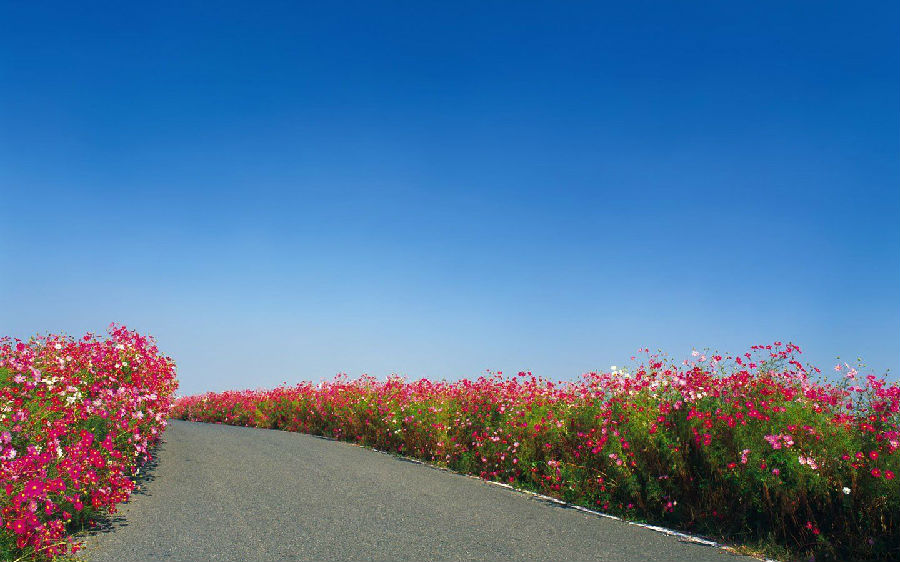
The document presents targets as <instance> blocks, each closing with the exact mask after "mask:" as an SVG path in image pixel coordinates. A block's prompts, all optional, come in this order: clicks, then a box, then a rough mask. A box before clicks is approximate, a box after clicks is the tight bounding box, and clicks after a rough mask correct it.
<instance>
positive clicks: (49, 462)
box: [0, 325, 177, 559]
mask: <svg viewBox="0 0 900 562" xmlns="http://www.w3.org/2000/svg"><path fill="white" fill-rule="evenodd" d="M176 387H177V382H176V380H175V364H174V362H173V361H172V360H171V359H170V358H168V357H165V356H163V355H161V354H160V353H159V350H158V349H157V347H156V345H155V343H154V342H153V340H152V339H150V338H147V337H143V336H141V335H139V334H137V333H135V332H131V331H128V330H127V329H126V328H125V327H121V326H116V325H112V326H110V329H109V337H108V338H105V339H97V338H96V337H94V336H93V335H91V334H87V335H85V336H84V337H82V338H80V339H78V340H75V339H72V338H69V337H66V336H57V335H50V336H45V337H40V338H34V339H32V340H30V341H28V342H23V341H19V340H11V339H10V338H3V339H0V551H2V553H3V554H4V555H5V556H13V557H17V558H19V557H22V556H26V557H32V558H35V559H50V558H54V557H57V556H60V555H64V554H66V553H68V552H75V551H77V550H78V544H77V543H76V542H75V541H74V539H73V538H72V537H71V534H70V530H72V529H73V528H75V527H77V526H78V525H79V524H81V523H84V522H85V521H86V520H88V518H89V517H90V516H91V515H92V514H94V513H101V512H109V513H112V512H114V511H115V505H116V504H117V503H119V502H123V501H125V500H127V499H128V497H129V495H130V493H131V491H132V490H133V489H134V482H133V480H132V478H131V477H132V476H134V474H135V472H136V471H137V469H138V467H139V466H140V464H142V463H143V462H144V461H146V460H147V459H149V457H150V447H151V446H152V444H153V443H154V442H155V441H156V440H157V439H158V438H159V436H160V434H161V433H162V431H163V430H164V429H165V427H166V423H167V418H168V415H169V410H170V409H171V407H172V401H173V393H174V391H175V389H176Z"/></svg>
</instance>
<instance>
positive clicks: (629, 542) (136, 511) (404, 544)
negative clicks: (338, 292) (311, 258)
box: [81, 421, 752, 562]
mask: <svg viewBox="0 0 900 562" xmlns="http://www.w3.org/2000/svg"><path fill="white" fill-rule="evenodd" d="M157 460H158V462H157V463H156V466H154V467H153V468H152V469H151V470H150V471H149V475H148V477H147V480H146V481H145V482H143V483H142V484H141V490H140V491H139V492H136V493H135V494H134V495H133V496H132V499H131V500H130V501H129V502H128V503H127V504H125V505H123V506H122V507H121V509H120V510H119V513H118V514H117V515H115V516H113V517H112V518H111V519H110V521H109V522H108V524H107V525H106V526H105V528H104V529H103V530H102V531H101V532H96V533H94V534H93V535H90V536H86V537H84V541H85V545H86V548H85V550H84V551H83V555H82V556H81V558H83V559H84V560H88V561H90V562H129V561H134V562H139V561H144V560H148V561H149V560H164V561H185V562H198V561H205V560H223V561H225V560H228V561H231V560H233V561H255V560H260V561H262V560H265V561H271V560H316V561H319V560H490V561H495V560H547V561H562V560H595V561H636V560H658V561H667V562H668V561H678V560H683V561H692V562H693V561H697V562H704V561H709V562H715V561H719V562H721V561H730V562H737V561H738V560H752V559H750V558H743V557H738V556H735V555H733V554H730V553H728V552H725V551H724V550H722V549H719V548H716V547H710V546H703V545H697V544H691V543H687V542H683V541H681V540H679V539H678V538H677V537H672V536H667V535H664V534H661V533H658V532H655V531H652V530H649V529H644V528H640V527H636V526H633V525H628V524H626V523H624V522H621V521H616V520H612V519H604V518H600V517H597V516H595V515H591V514H588V513H584V512H581V511H577V510H574V509H571V508H566V507H563V506H559V505H556V504H552V503H549V502H546V501H543V500H540V499H536V498H534V497H533V496H529V495H527V494H522V493H519V492H515V491H512V490H508V489H504V488H501V487H498V486H493V485H490V484H488V483H485V482H482V481H480V480H478V479H474V478H469V477H466V476H461V475H457V474H452V473H449V472H446V471H441V470H436V469H434V468H430V467H427V466H423V465H420V464H416V463H412V462H409V461H404V460H402V459H399V458H396V457H393V456H390V455H386V454H383V453H378V452H375V451H370V450H366V449H363V448H361V447H356V446H353V445H350V444H347V443H341V442H336V441H330V440H326V439H321V438H317V437H312V436H309V435H301V434H296V433H286V432H281V431H271V430H262V429H249V428H239V427H230V426H224V425H214V424H202V423H191V422H183V421H172V422H171V424H170V425H169V427H168V429H167V430H166V432H165V434H164V436H163V443H162V444H161V446H160V448H159V450H158V457H157Z"/></svg>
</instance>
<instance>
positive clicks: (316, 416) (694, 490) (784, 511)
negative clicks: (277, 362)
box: [173, 343, 900, 560]
mask: <svg viewBox="0 0 900 562" xmlns="http://www.w3.org/2000/svg"><path fill="white" fill-rule="evenodd" d="M644 353H645V354H646V358H645V360H644V362H643V364H641V365H639V366H637V367H635V368H633V369H632V370H631V372H627V371H625V370H619V371H617V370H615V369H614V370H613V371H612V372H610V373H588V374H586V375H584V376H583V377H582V379H581V380H579V381H578V382H561V383H554V382H550V381H547V380H544V379H541V378H538V377H535V376H533V375H531V374H530V373H519V374H518V375H517V376H515V377H503V376H502V374H499V373H498V374H497V375H491V376H488V377H482V378H479V379H478V380H475V381H470V380H461V381H458V382H444V381H442V382H432V381H429V380H424V379H423V380H419V381H415V382H405V381H404V380H402V379H400V378H397V377H392V378H389V379H388V380H387V381H386V382H380V381H378V380H376V379H374V378H371V377H362V378H360V379H357V380H348V379H347V378H346V377H343V376H339V377H337V378H336V379H335V380H333V381H331V382H327V383H321V384H319V385H313V384H311V383H301V384H298V385H296V386H293V387H281V388H276V389H274V390H270V391H240V392H223V393H219V394H214V393H209V394H205V395H201V396H193V397H187V398H181V399H179V400H178V401H177V402H176V404H175V408H174V411H173V416H174V417H178V418H181V419H186V420H193V421H205V422H217V423H228V424H234V425H243V426H255V427H263V428H274V429H283V430H288V431H301V432H305V433H311V434H315V435H324V436H330V437H335V438H338V439H343V440H347V441H352V442H356V443H359V444H362V445H366V446H370V447H376V448H379V449H383V450H389V451H395V452H397V453H400V454H403V455H408V456H411V457H416V458H419V459H422V460H425V461H428V462H431V463H434V464H438V465H441V466H446V467H449V468H451V469H453V470H457V471H459V472H464V473H471V474H477V475H480V476H481V477H483V478H486V479H492V480H498V481H502V482H506V483H510V484H512V485H514V486H517V487H520V488H525V489H529V490H534V491H538V492H541V493H544V494H547V495H550V496H554V497H558V498H561V499H564V500H567V501H569V502H573V503H576V504H580V505H584V506H589V507H593V508H596V509H600V510H603V511H606V512H612V513H616V514H618V515H621V516H624V517H627V518H632V519H641V520H644V521H648V522H652V523H657V524H663V525H667V526H671V527H676V528H679V529H683V530H687V531H691V532H695V533H701V534H706V535H711V536H714V537H717V538H720V539H726V540H731V541H736V542H739V543H743V544H752V545H756V546H761V548H762V550H763V551H764V552H768V553H770V554H771V553H778V554H780V555H784V554H785V553H787V554H788V555H789V556H792V557H797V558H808V557H809V556H815V557H818V558H819V559H840V560H844V559H881V560H896V559H900V525H898V519H900V480H898V478H897V476H898V475H900V453H898V448H900V442H898V440H900V433H898V429H900V387H898V385H897V384H890V385H889V384H887V383H885V381H884V380H882V379H878V378H876V377H874V376H871V375H870V376H868V377H861V376H860V375H859V373H858V372H857V371H856V370H854V369H851V368H849V366H838V368H837V370H838V371H841V373H842V382H841V383H840V384H832V383H828V382H822V381H815V380H813V378H812V376H813V375H817V374H818V373H819V371H818V369H812V368H806V367H804V366H803V365H801V363H799V362H798V361H797V360H796V355H797V354H798V353H800V349H799V348H798V347H796V346H794V345H792V344H788V345H786V346H784V345H782V344H780V343H776V344H775V345H772V346H754V347H753V348H752V350H751V352H748V353H746V354H744V355H741V356H736V357H722V356H720V355H717V354H709V355H708V356H707V355H701V354H699V353H697V352H694V357H693V358H692V359H691V360H687V361H684V362H681V363H677V364H676V363H672V362H671V361H668V360H666V359H665V358H663V357H661V356H657V355H649V354H648V353H647V350H644ZM632 359H634V358H632Z"/></svg>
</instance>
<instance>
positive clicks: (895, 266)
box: [0, 2, 900, 394]
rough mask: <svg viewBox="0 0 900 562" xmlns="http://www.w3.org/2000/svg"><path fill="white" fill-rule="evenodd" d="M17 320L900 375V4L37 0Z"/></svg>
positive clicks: (190, 342) (500, 364)
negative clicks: (643, 351)
mask: <svg viewBox="0 0 900 562" xmlns="http://www.w3.org/2000/svg"><path fill="white" fill-rule="evenodd" d="M0 80H2V83H3V87H2V88H0V196H2V204H0V333H3V334H8V335H12V336H18V337H27V336H29V335H31V334H33V333H36V332H42V333H43V332H48V331H52V332H55V331H64V332H68V333H70V334H74V335H78V334H81V333H83V332H84V331H88V330H90V331H94V332H100V331H103V329H104V328H105V326H106V325H107V324H108V323H109V322H110V321H116V322H120V323H124V324H126V325H127V326H129V327H132V328H135V329H138V330H140V331H143V332H149V333H151V334H153V335H155V336H156V337H157V338H158V340H159V342H160V345H161V347H162V348H163V349H164V350H165V351H166V352H168V353H169V354H171V355H172V356H173V357H175V359H176V360H177V362H178V365H179V377H180V379H181V384H182V393H184V394H191V393H196V392H201V391H204V390H220V389H225V388H245V387H257V386H273V385H275V384H277V383H279V382H281V381H285V380H286V381H290V382H294V381H299V380H304V379H308V380H318V379H320V378H322V377H331V376H332V375H333V374H335V373H337V372H339V371H344V372H348V373H349V374H351V375H358V374H361V373H363V372H368V373H370V374H373V375H376V376H384V375H386V374H388V373H391V372H398V373H402V374H404V375H407V376H409V377H420V376H429V377H433V378H441V377H447V378H457V377H461V376H477V375H478V374H479V373H480V372H482V371H483V370H484V369H495V370H498V369H499V370H504V371H518V370H532V371H534V372H535V373H538V374H541V375H544V376H547V377H550V378H573V377H576V376H578V375H579V374H580V373H582V372H584V371H587V370H591V369H601V368H603V369H605V368H608V366H609V365H611V364H616V365H621V364H623V363H625V362H626V361H627V358H628V357H629V356H630V355H632V353H633V351H634V350H636V349H637V348H638V347H643V346H648V347H650V348H654V349H655V348H662V349H664V350H667V351H668V352H670V353H672V354H674V355H678V356H683V355H686V354H688V353H689V352H690V350H691V349H692V348H698V349H699V348H703V347H711V348H717V349H719V350H723V351H724V350H727V351H731V352H738V351H743V350H744V349H745V348H747V347H748V346H749V345H751V344H754V343H766V342H772V341H775V340H784V341H794V342H796V343H798V344H799V345H800V346H801V347H803V348H804V350H805V357H806V358H807V359H808V360H810V361H813V362H815V363H817V364H819V365H821V366H830V365H833V360H834V357H835V356H841V357H842V358H848V359H854V360H855V358H856V357H857V356H861V357H862V358H863V359H864V360H865V361H866V363H867V364H868V365H869V366H870V367H871V368H872V369H873V370H875V371H876V372H879V373H881V372H883V371H885V370H886V369H891V370H892V372H894V375H892V377H896V372H897V371H898V370H900V187H898V186H900V181H898V180H900V156H898V155H900V102H898V100H900V13H898V8H897V5H896V3H891V2H884V3H877V2H876V3H871V4H866V5H865V7H864V8H863V7H862V6H860V5H856V6H854V5H851V4H850V3H846V2H841V3H834V4H832V3H827V2H826V3H812V2H810V3H805V2H804V3H789V4H788V5H786V4H785V3H783V2H772V3H768V2H746V3H738V2H724V3H722V2H711V3H697V4H688V3H682V2H673V3H663V2H657V3H647V4H642V3H594V4H589V3H559V2H549V3H525V2H509V3H490V2H488V3H485V2H477V3H476V2H454V3H422V2H405V3H372V2H359V3H354V2H345V3H340V5H338V4H334V3H315V4H313V3H297V2H280V3H275V2H252V3H251V2H220V3H216V4H215V6H212V5H210V4H208V3H194V2H162V3H158V4H154V5H153V6H152V7H150V6H149V5H138V4H135V5H130V6H126V5H123V4H122V3H108V4H99V3H86V4H81V3H78V4H73V3H56V4H54V3H35V2H5V3H3V4H2V8H0Z"/></svg>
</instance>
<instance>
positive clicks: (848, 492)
mask: <svg viewBox="0 0 900 562" xmlns="http://www.w3.org/2000/svg"><path fill="white" fill-rule="evenodd" d="M848 494H850V488H848V487H847V486H844V495H845V496H846V495H848Z"/></svg>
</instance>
